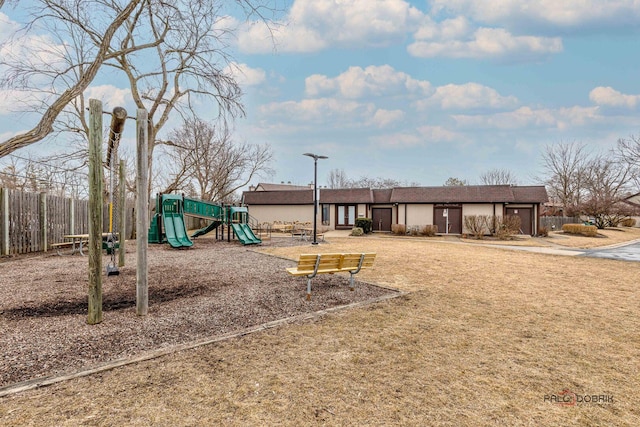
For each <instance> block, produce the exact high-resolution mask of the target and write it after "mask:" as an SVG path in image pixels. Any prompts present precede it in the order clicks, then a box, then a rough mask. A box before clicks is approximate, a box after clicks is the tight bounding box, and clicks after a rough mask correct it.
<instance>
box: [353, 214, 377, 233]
mask: <svg viewBox="0 0 640 427" xmlns="http://www.w3.org/2000/svg"><path fill="white" fill-rule="evenodd" d="M372 224H373V220H372V219H371V218H357V219H356V224H355V226H356V227H358V228H362V231H363V232H364V233H365V234H369V233H371V228H372Z"/></svg>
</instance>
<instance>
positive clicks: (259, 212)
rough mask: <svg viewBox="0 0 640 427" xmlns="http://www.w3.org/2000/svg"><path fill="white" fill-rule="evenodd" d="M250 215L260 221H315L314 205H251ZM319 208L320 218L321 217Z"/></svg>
mask: <svg viewBox="0 0 640 427" xmlns="http://www.w3.org/2000/svg"><path fill="white" fill-rule="evenodd" d="M248 209H249V215H251V216H252V217H254V218H255V219H256V220H257V221H258V222H274V221H284V222H295V221H299V222H307V221H313V205H293V206H291V205H273V206H266V205H254V206H249V207H248ZM320 213H321V212H320V209H318V218H320Z"/></svg>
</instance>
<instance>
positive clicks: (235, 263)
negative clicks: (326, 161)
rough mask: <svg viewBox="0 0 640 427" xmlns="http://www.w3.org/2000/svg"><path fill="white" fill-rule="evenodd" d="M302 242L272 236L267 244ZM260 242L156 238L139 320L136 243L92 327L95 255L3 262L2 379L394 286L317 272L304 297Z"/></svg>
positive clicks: (107, 286)
mask: <svg viewBox="0 0 640 427" xmlns="http://www.w3.org/2000/svg"><path fill="white" fill-rule="evenodd" d="M301 243H304V242H299V241H298V242H296V241H294V240H292V239H290V238H289V239H272V240H270V241H266V242H265V244H264V245H263V246H262V248H268V247H277V246H290V245H300V244H301ZM304 244H305V245H306V246H309V244H308V243H304ZM255 248H256V247H243V246H241V245H240V244H239V243H237V242H235V243H227V242H220V241H216V240H215V239H211V238H206V239H202V238H201V239H198V240H197V242H196V244H195V245H194V247H193V248H190V249H188V250H175V249H171V248H170V247H168V246H167V245H151V246H150V247H149V255H148V258H149V315H148V316H147V317H144V318H142V317H138V316H136V314H135V306H136V271H135V246H132V245H130V246H129V247H128V248H127V249H128V253H127V256H126V266H125V267H122V268H121V269H120V274H119V275H118V276H110V277H106V276H103V312H104V315H103V317H104V321H103V322H102V323H101V324H99V325H94V326H90V325H87V324H86V318H87V287H88V279H87V277H88V272H87V263H88V258H86V257H81V256H79V255H74V256H62V257H60V256H57V255H44V256H40V257H33V256H32V257H28V258H24V259H21V258H13V259H5V260H3V262H2V263H1V264H0V329H1V330H2V331H3V333H2V336H1V337H0V354H1V355H2V369H0V386H6V385H9V384H12V383H17V382H21V381H25V380H29V379H32V378H38V377H44V376H49V375H53V374H60V373H63V372H70V371H74V370H77V369H80V368H83V367H87V366H92V365H95V364H99V363H104V362H106V361H109V360H115V359H121V358H124V357H131V356H134V355H136V354H139V353H140V352H143V351H149V350H152V349H157V348H163V347H168V346H172V345H176V344H181V343H185V342H189V341H193V340H198V339H202V338H205V337H211V336H216V335H222V334H227V333H230V332H233V331H239V330H242V329H244V328H247V327H251V326H255V325H259V324H262V323H265V322H269V321H273V320H276V319H282V318H291V317H294V316H297V315H300V314H303V313H311V312H315V311H318V310H323V309H327V308H330V307H335V306H340V305H346V304H351V303H354V302H358V301H363V300H367V299H372V298H376V297H378V296H381V295H384V294H388V293H389V292H390V291H389V290H388V289H382V288H379V287H377V286H374V285H370V284H366V283H363V282H357V284H356V287H355V291H353V292H350V291H349V287H348V280H347V277H348V275H347V276H346V277H345V276H344V275H320V276H318V277H316V278H315V279H314V281H313V296H312V299H311V301H306V300H305V285H306V281H305V279H304V278H295V277H292V276H290V275H289V274H287V273H286V271H285V268H286V267H291V266H293V265H295V264H294V262H292V261H290V260H286V259H283V258H278V257H274V256H269V255H266V254H263V253H258V252H256V251H255V250H254V249H255ZM106 260H107V258H106V257H105V259H104V260H103V262H106ZM356 277H358V276H356Z"/></svg>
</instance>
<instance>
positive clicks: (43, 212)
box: [40, 193, 48, 252]
mask: <svg viewBox="0 0 640 427" xmlns="http://www.w3.org/2000/svg"><path fill="white" fill-rule="evenodd" d="M47 222H48V218H47V193H40V238H41V239H42V244H41V247H42V252H47V246H48V244H47Z"/></svg>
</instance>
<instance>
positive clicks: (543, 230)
mask: <svg viewBox="0 0 640 427" xmlns="http://www.w3.org/2000/svg"><path fill="white" fill-rule="evenodd" d="M538 236H541V237H548V236H549V229H548V228H547V227H544V226H542V227H540V228H539V229H538Z"/></svg>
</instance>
